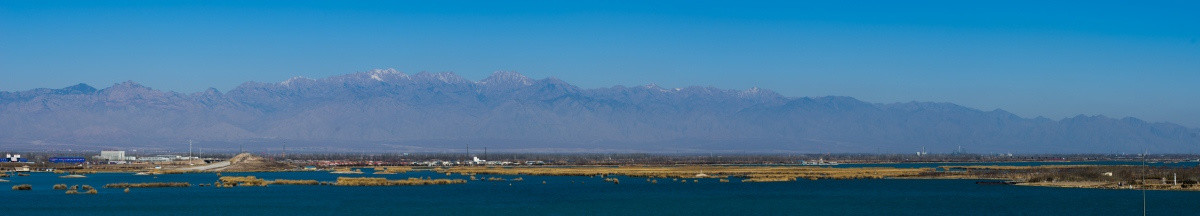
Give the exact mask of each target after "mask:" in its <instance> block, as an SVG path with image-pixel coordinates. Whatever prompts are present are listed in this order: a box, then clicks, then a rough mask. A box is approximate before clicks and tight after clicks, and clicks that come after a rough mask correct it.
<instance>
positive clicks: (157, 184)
mask: <svg viewBox="0 0 1200 216" xmlns="http://www.w3.org/2000/svg"><path fill="white" fill-rule="evenodd" d="M191 186H192V183H187V182H148V183H112V184H106V185H104V188H158V187H191ZM85 190H86V188H85Z"/></svg>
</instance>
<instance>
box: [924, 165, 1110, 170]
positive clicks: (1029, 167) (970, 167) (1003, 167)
mask: <svg viewBox="0 0 1200 216" xmlns="http://www.w3.org/2000/svg"><path fill="white" fill-rule="evenodd" d="M1094 166H1098V165H1041V166H999V165H986V166H984V165H981V166H940V167H939V168H942V169H947V170H949V169H965V170H973V169H975V170H984V169H986V170H1027V169H1039V168H1046V169H1057V168H1078V167H1094Z"/></svg>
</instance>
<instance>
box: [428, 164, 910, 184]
mask: <svg viewBox="0 0 1200 216" xmlns="http://www.w3.org/2000/svg"><path fill="white" fill-rule="evenodd" d="M441 171H442V172H445V173H447V174H449V173H459V174H465V173H480V174H496V175H551V176H607V175H624V176H630V177H649V178H728V177H730V176H736V177H743V178H746V179H747V180H750V181H748V182H767V181H785V180H786V181H794V180H795V179H873V178H889V177H913V176H919V175H921V174H922V173H927V172H933V171H934V169H933V168H891V167H863V168H828V167H769V166H765V167H736V166H661V167H641V166H623V167H512V168H492V167H453V168H448V169H444V170H441Z"/></svg>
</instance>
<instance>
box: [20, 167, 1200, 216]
mask: <svg viewBox="0 0 1200 216" xmlns="http://www.w3.org/2000/svg"><path fill="white" fill-rule="evenodd" d="M368 173H369V172H368ZM223 175H225V176H242V175H253V176H258V177H260V178H264V179H277V178H279V179H316V180H320V181H334V180H335V179H336V178H337V177H338V176H370V177H387V178H389V179H404V178H409V177H425V176H428V177H433V178H461V179H466V178H467V177H464V176H459V175H453V176H446V175H445V174H439V173H433V172H429V171H413V172H408V173H404V174H396V175H371V174H364V175H334V174H330V173H327V172H273V173H223ZM58 176H59V175H58V174H52V173H33V174H32V175H31V176H23V177H16V176H14V177H10V178H7V179H9V180H11V182H6V183H0V187H3V190H0V196H3V197H5V201H4V202H0V209H2V210H0V212H2V213H4V214H6V215H67V214H81V215H245V214H259V215H297V214H299V215H346V214H372V215H380V214H403V215H447V214H453V215H466V214H473V215H530V214H532V215H645V214H655V215H661V214H665V215H694V214H703V215H711V214H722V215H747V214H756V215H757V214H765V215H780V214H782V215H881V214H887V215H1135V214H1140V213H1141V211H1142V192H1141V191H1132V190H1100V189H1069V188H1043V187H1023V186H1009V185H976V184H975V183H974V182H975V181H973V180H889V179H872V180H815V181H809V180H799V181H795V182H777V183H740V182H737V179H734V180H733V182H732V183H719V182H718V181H717V179H700V182H699V183H693V182H690V181H689V182H688V183H679V182H675V181H672V180H671V179H658V184H650V183H648V182H646V179H645V178H631V177H618V178H620V179H621V184H612V183H607V182H604V181H603V180H602V179H601V178H593V177H579V176H520V177H523V178H524V179H525V180H524V181H519V182H489V181H469V182H468V183H467V184H460V185H429V186H391V187H340V186H308V185H305V186H301V185H272V186H269V187H237V188H212V187H189V188H133V189H132V191H131V192H130V193H124V192H123V191H122V190H123V189H110V188H98V190H99V194H95V195H85V194H79V195H67V194H64V193H63V191H61V190H53V189H51V187H52V185H54V184H60V183H61V184H67V185H76V184H79V185H82V184H88V185H91V186H94V187H100V186H103V185H104V184H108V183H116V182H190V183H192V184H199V183H210V184H211V183H212V182H215V181H216V180H217V176H216V175H215V174H176V175H158V176H157V178H156V177H154V176H133V175H131V174H124V173H107V174H91V175H88V177H87V178H83V179H62V178H58ZM477 176H478V177H485V178H486V177H490V176H493V175H477ZM495 176H497V177H503V178H506V179H511V178H515V177H517V176H500V175H495ZM542 181H546V184H542ZM16 184H32V185H33V187H34V189H33V190H31V191H13V190H8V189H9V187H11V185H16ZM510 184H511V185H510ZM1147 200H1148V201H1147V203H1148V212H1149V214H1151V215H1198V214H1200V205H1197V204H1196V202H1197V201H1198V200H1200V192H1179V191H1148V192H1147Z"/></svg>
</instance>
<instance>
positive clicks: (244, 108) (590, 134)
mask: <svg viewBox="0 0 1200 216" xmlns="http://www.w3.org/2000/svg"><path fill="white" fill-rule="evenodd" d="M0 126H2V128H3V129H2V130H0V149H10V150H95V149H144V150H164V149H167V150H179V149H186V148H187V142H188V141H189V140H192V141H195V143H198V146H204V147H205V148H208V149H212V150H211V151H222V150H226V151H232V150H235V149H240V148H244V149H258V150H264V151H266V150H272V151H275V149H280V150H281V149H282V148H283V146H287V149H288V150H289V151H342V152H347V151H348V152H358V151H372V152H438V151H460V150H459V149H463V148H466V146H468V145H469V146H471V148H476V149H479V148H484V147H486V148H491V149H493V150H494V151H524V152H663V153H677V152H678V153H698V152H756V153H757V152H788V153H791V152H795V153H828V152H832V153H905V152H916V151H919V150H920V149H922V148H925V149H927V150H928V151H930V152H951V151H959V149H962V151H965V152H972V153H1122V152H1128V153H1136V152H1141V151H1143V150H1149V151H1151V152H1161V153H1193V152H1195V151H1196V150H1200V135H1198V134H1200V129H1195V128H1187V127H1183V126H1180V125H1176V124H1171V123H1153V122H1146V121H1143V120H1139V119H1137V118H1120V119H1114V118H1109V117H1104V116H1084V115H1079V116H1075V117H1070V118H1064V119H1058V120H1053V119H1048V118H1042V117H1038V118H1022V117H1019V116H1017V115H1014V114H1012V113H1009V112H1006V111H1003V110H992V111H982V110H977V109H972V108H968V107H963V106H959V105H955V104H952V103H934V102H908V103H889V104H883V103H869V102H864V101H860V100H857V99H855V98H851V97H844V96H825V97H789V96H783V95H780V94H778V93H775V92H773V91H770V90H766V89H759V88H751V89H747V90H729V89H720V88H714V87H694V86H693V87H685V88H663V87H659V86H655V85H645V86H632V87H630V86H614V87H609V88H595V89H583V88H579V87H576V86H574V85H571V84H569V83H567V82H564V81H562V80H559V79H556V78H545V79H536V80H535V79H530V78H528V77H525V76H522V75H521V74H518V73H514V72H496V73H494V74H493V75H491V76H490V77H487V78H485V79H482V80H479V81H471V80H467V79H464V78H462V77H460V76H458V75H455V74H453V73H426V72H422V73H418V74H413V75H409V74H405V73H402V72H398V71H396V70H392V69H387V70H372V71H367V72H360V73H353V74H347V75H340V76H333V77H327V78H321V79H308V78H300V77H297V78H292V79H288V80H286V81H283V82H278V83H260V82H247V83H244V84H242V85H240V86H238V87H236V88H234V89H232V90H230V91H228V92H220V91H218V90H216V89H212V88H210V89H208V90H206V91H203V92H196V93H179V92H172V91H161V90H156V89H152V88H149V87H146V86H143V85H141V84H138V83H134V82H132V81H128V82H123V83H118V84H115V85H113V86H110V87H107V88H103V89H96V88H94V87H92V86H89V85H86V84H78V85H75V86H70V87H65V88H60V89H48V88H40V89H33V90H28V91H16V92H0Z"/></svg>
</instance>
